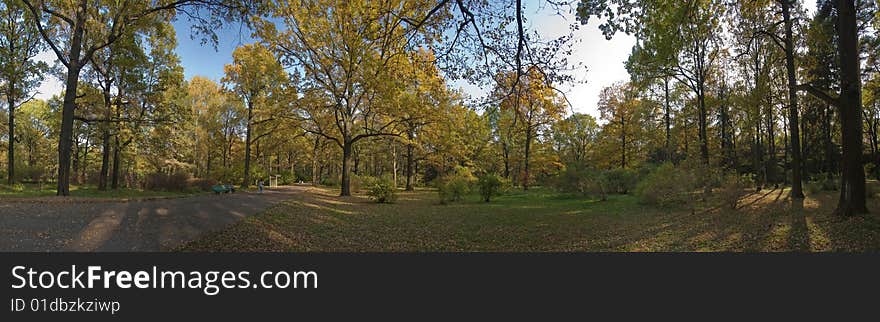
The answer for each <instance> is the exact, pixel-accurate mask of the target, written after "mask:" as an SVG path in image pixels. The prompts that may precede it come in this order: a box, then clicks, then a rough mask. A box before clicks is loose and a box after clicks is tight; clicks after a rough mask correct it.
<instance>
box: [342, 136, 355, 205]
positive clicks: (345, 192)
mask: <svg viewBox="0 0 880 322" xmlns="http://www.w3.org/2000/svg"><path fill="white" fill-rule="evenodd" d="M352 145H354V144H353V142H351V139H345V140H343V144H342V180H341V182H340V186H341V188H342V189H341V192H340V193H339V195H340V196H351V150H352Z"/></svg>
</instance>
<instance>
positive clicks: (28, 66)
mask: <svg viewBox="0 0 880 322" xmlns="http://www.w3.org/2000/svg"><path fill="white" fill-rule="evenodd" d="M30 19H31V18H30V17H29V16H28V15H27V14H26V13H25V8H24V7H23V6H22V5H21V3H19V2H18V1H13V0H3V1H0V83H2V84H3V86H2V87H0V93H2V94H3V95H4V96H6V107H7V116H8V117H9V122H8V123H7V126H8V127H7V130H8V133H9V146H8V150H7V151H8V152H7V157H8V160H9V164H8V169H7V182H8V183H9V184H12V183H13V181H14V180H15V143H16V142H18V141H19V139H18V138H17V137H16V136H15V133H16V131H15V109H16V108H18V107H19V106H20V105H21V104H23V103H24V102H26V101H27V100H28V95H30V93H31V92H32V91H33V90H34V89H35V88H36V87H37V86H38V85H39V84H40V82H41V81H42V80H43V73H45V71H46V69H47V68H48V66H47V65H46V64H45V63H43V62H37V61H35V60H34V57H35V56H36V55H37V54H39V53H40V51H41V50H43V43H42V42H41V41H40V35H39V33H38V32H37V30H36V28H35V27H34V24H33V23H32V22H31V21H30Z"/></svg>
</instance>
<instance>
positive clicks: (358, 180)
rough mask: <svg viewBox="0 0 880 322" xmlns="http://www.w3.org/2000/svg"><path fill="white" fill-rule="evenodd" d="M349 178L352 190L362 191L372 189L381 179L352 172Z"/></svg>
mask: <svg viewBox="0 0 880 322" xmlns="http://www.w3.org/2000/svg"><path fill="white" fill-rule="evenodd" d="M349 180H350V181H349V184H350V187H351V191H353V192H360V191H363V190H367V191H369V190H370V189H372V188H373V185H374V184H376V183H377V182H378V181H379V178H376V177H372V176H362V175H357V174H352V175H351V179H349Z"/></svg>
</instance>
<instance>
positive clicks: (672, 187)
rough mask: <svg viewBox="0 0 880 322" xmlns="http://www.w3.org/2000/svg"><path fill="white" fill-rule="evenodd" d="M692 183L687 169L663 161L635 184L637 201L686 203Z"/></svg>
mask: <svg viewBox="0 0 880 322" xmlns="http://www.w3.org/2000/svg"><path fill="white" fill-rule="evenodd" d="M693 187H694V183H693V180H692V179H691V174H690V173H688V171H682V170H680V169H678V168H676V167H675V166H673V165H672V164H671V163H664V164H663V165H661V166H659V167H657V169H656V170H654V172H651V174H649V175H648V176H647V177H645V179H644V180H642V181H641V182H639V184H638V185H637V186H636V195H637V196H638V198H639V201H641V202H642V203H645V204H650V205H657V206H660V207H670V206H674V205H683V204H687V203H688V201H690V199H691V196H690V194H691V192H692V190H693Z"/></svg>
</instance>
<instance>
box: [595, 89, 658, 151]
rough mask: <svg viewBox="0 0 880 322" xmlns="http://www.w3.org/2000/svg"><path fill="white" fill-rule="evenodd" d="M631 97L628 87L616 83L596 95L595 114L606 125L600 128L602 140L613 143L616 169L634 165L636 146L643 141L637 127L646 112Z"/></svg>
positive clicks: (641, 132)
mask: <svg viewBox="0 0 880 322" xmlns="http://www.w3.org/2000/svg"><path fill="white" fill-rule="evenodd" d="M634 93H635V88H633V87H632V86H631V84H629V83H617V84H614V85H612V86H609V87H606V88H605V89H603V90H602V92H601V93H600V94H599V113H600V114H601V118H602V120H604V121H606V122H607V123H606V124H605V125H603V126H602V132H603V134H604V135H605V137H606V139H608V140H609V141H612V142H614V145H615V146H616V149H615V150H616V151H617V152H618V153H617V155H618V156H619V157H620V158H619V159H617V161H618V163H617V166H619V167H620V168H627V167H628V166H631V165H632V164H634V162H633V159H635V156H634V155H633V154H635V152H636V151H637V144H638V142H639V140H643V139H645V138H646V135H645V132H644V131H643V126H642V124H641V122H643V121H644V120H646V119H647V117H646V115H647V114H646V113H645V112H646V109H645V106H644V103H643V101H641V100H639V99H637V98H635V97H633V95H634ZM612 159H613V158H612Z"/></svg>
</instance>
